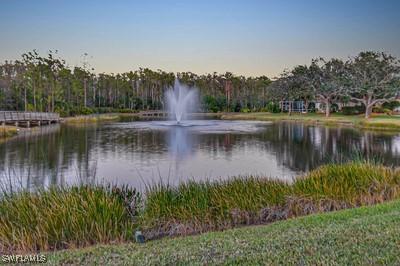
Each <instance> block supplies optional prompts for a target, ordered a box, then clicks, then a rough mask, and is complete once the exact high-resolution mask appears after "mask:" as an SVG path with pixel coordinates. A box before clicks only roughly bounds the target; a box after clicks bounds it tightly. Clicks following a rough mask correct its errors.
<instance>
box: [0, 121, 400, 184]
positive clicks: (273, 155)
mask: <svg viewBox="0 0 400 266" xmlns="http://www.w3.org/2000/svg"><path fill="white" fill-rule="evenodd" d="M354 156H356V157H364V158H368V159H373V160H379V161H380V162H383V163H384V164H386V165H394V166H398V165H399V163H400V134H397V133H387V132H372V131H361V130H357V129H353V128H345V127H325V126H313V125H305V124H299V123H283V122H280V123H279V122H278V123H271V122H254V121H222V120H194V121H184V122H182V123H181V124H180V125H176V124H175V122H169V121H121V122H111V123H104V124H87V125H68V124H60V125H53V126H48V127H41V128H35V129H32V130H29V131H26V132H22V133H21V134H20V135H19V136H18V137H16V138H15V139H11V140H9V141H7V142H5V143H2V144H0V178H1V179H2V182H3V183H4V182H14V183H15V182H17V183H18V184H21V185H22V186H24V187H28V188H37V187H43V186H44V187H46V186H49V185H54V184H57V185H65V184H72V183H93V182H106V183H113V184H118V185H122V184H128V185H132V186H135V187H137V188H139V189H143V188H144V186H145V185H148V184H151V183H154V182H160V181H162V182H164V183H170V184H173V185H176V184H178V183H179V182H182V181H185V180H189V179H193V180H207V179H208V180H214V179H226V178H230V177H232V176H246V175H258V176H268V177H272V178H280V179H285V180H291V179H292V178H293V177H294V176H297V175H300V174H303V173H306V172H308V171H310V170H312V169H314V168H316V167H318V166H319V165H321V164H324V163H329V162H340V161H343V160H345V159H346V158H350V157H354Z"/></svg>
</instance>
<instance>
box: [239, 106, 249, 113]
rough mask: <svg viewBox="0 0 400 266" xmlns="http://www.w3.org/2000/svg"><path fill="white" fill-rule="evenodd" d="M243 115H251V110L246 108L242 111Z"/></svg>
mask: <svg viewBox="0 0 400 266" xmlns="http://www.w3.org/2000/svg"><path fill="white" fill-rule="evenodd" d="M240 111H241V112H242V113H250V112H251V110H250V109H249V108H247V107H245V108H242V110H240Z"/></svg>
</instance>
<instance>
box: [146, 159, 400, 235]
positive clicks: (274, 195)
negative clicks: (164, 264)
mask: <svg viewBox="0 0 400 266" xmlns="http://www.w3.org/2000/svg"><path fill="white" fill-rule="evenodd" d="M399 196H400V171H398V170H395V169H393V168H390V167H384V166H381V165H377V164H374V163H367V162H350V163H345V164H341V165H339V164H328V165H325V166H322V167H320V168H318V169H316V170H314V171H311V172H310V173H309V174H306V175H304V176H300V177H298V178H296V179H295V180H294V181H293V182H292V183H290V184H289V183H286V182H283V181H277V180H272V179H265V178H255V177H248V178H236V179H232V180H228V181H221V182H214V183H213V182H199V183H195V182H188V183H185V184H181V185H180V186H178V187H168V186H154V187H151V189H150V190H149V191H148V192H147V199H146V200H147V201H146V205H145V208H144V210H143V215H142V219H143V221H142V222H141V224H142V225H143V226H145V227H148V230H147V231H148V237H150V238H153V237H158V236H163V235H183V234H188V233H197V232H203V231H207V230H210V228H211V229H224V228H229V227H233V226H237V225H244V224H259V223H266V222H271V221H276V220H280V219H286V218H290V217H295V216H299V215H305V214H310V213H316V212H323V211H332V210H339V209H343V208H352V207H357V206H362V205H369V204H374V203H379V202H383V201H386V200H391V199H395V198H399Z"/></svg>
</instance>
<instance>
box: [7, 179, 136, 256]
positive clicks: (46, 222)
mask: <svg viewBox="0 0 400 266" xmlns="http://www.w3.org/2000/svg"><path fill="white" fill-rule="evenodd" d="M136 196H137V195H133V194H132V192H131V191H129V190H123V189H118V190H116V189H112V188H111V187H90V186H81V187H68V188H50V189H48V190H39V191H36V192H26V191H20V192H18V193H11V194H7V193H6V194H3V195H2V198H1V200H0V250H1V251H2V252H7V251H12V250H24V251H31V252H32V251H37V250H54V249H61V248H69V247H82V246H86V245H90V244H94V243H106V242H112V241H125V240H128V239H130V238H131V237H132V232H133V229H134V227H135V221H134V220H132V217H134V216H135V215H136V213H134V212H135V209H134V208H133V207H132V206H131V204H132V203H133V202H135V197H136ZM127 201H128V202H130V205H127V204H126V202H127Z"/></svg>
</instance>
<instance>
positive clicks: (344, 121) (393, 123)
mask: <svg viewBox="0 0 400 266" xmlns="http://www.w3.org/2000/svg"><path fill="white" fill-rule="evenodd" d="M221 119H227V120H260V121H290V122H303V123H309V124H322V125H346V126H354V127H358V128H365V129H380V130H400V116H398V115H393V116H388V115H385V114H373V115H372V116H371V118H370V119H365V118H364V116H363V115H342V114H336V113H334V114H332V115H331V116H330V117H325V115H324V114H316V113H309V114H299V113H295V114H292V115H290V116H289V115H288V114H286V113H278V114H272V113H229V114H223V115H222V116H221Z"/></svg>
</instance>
